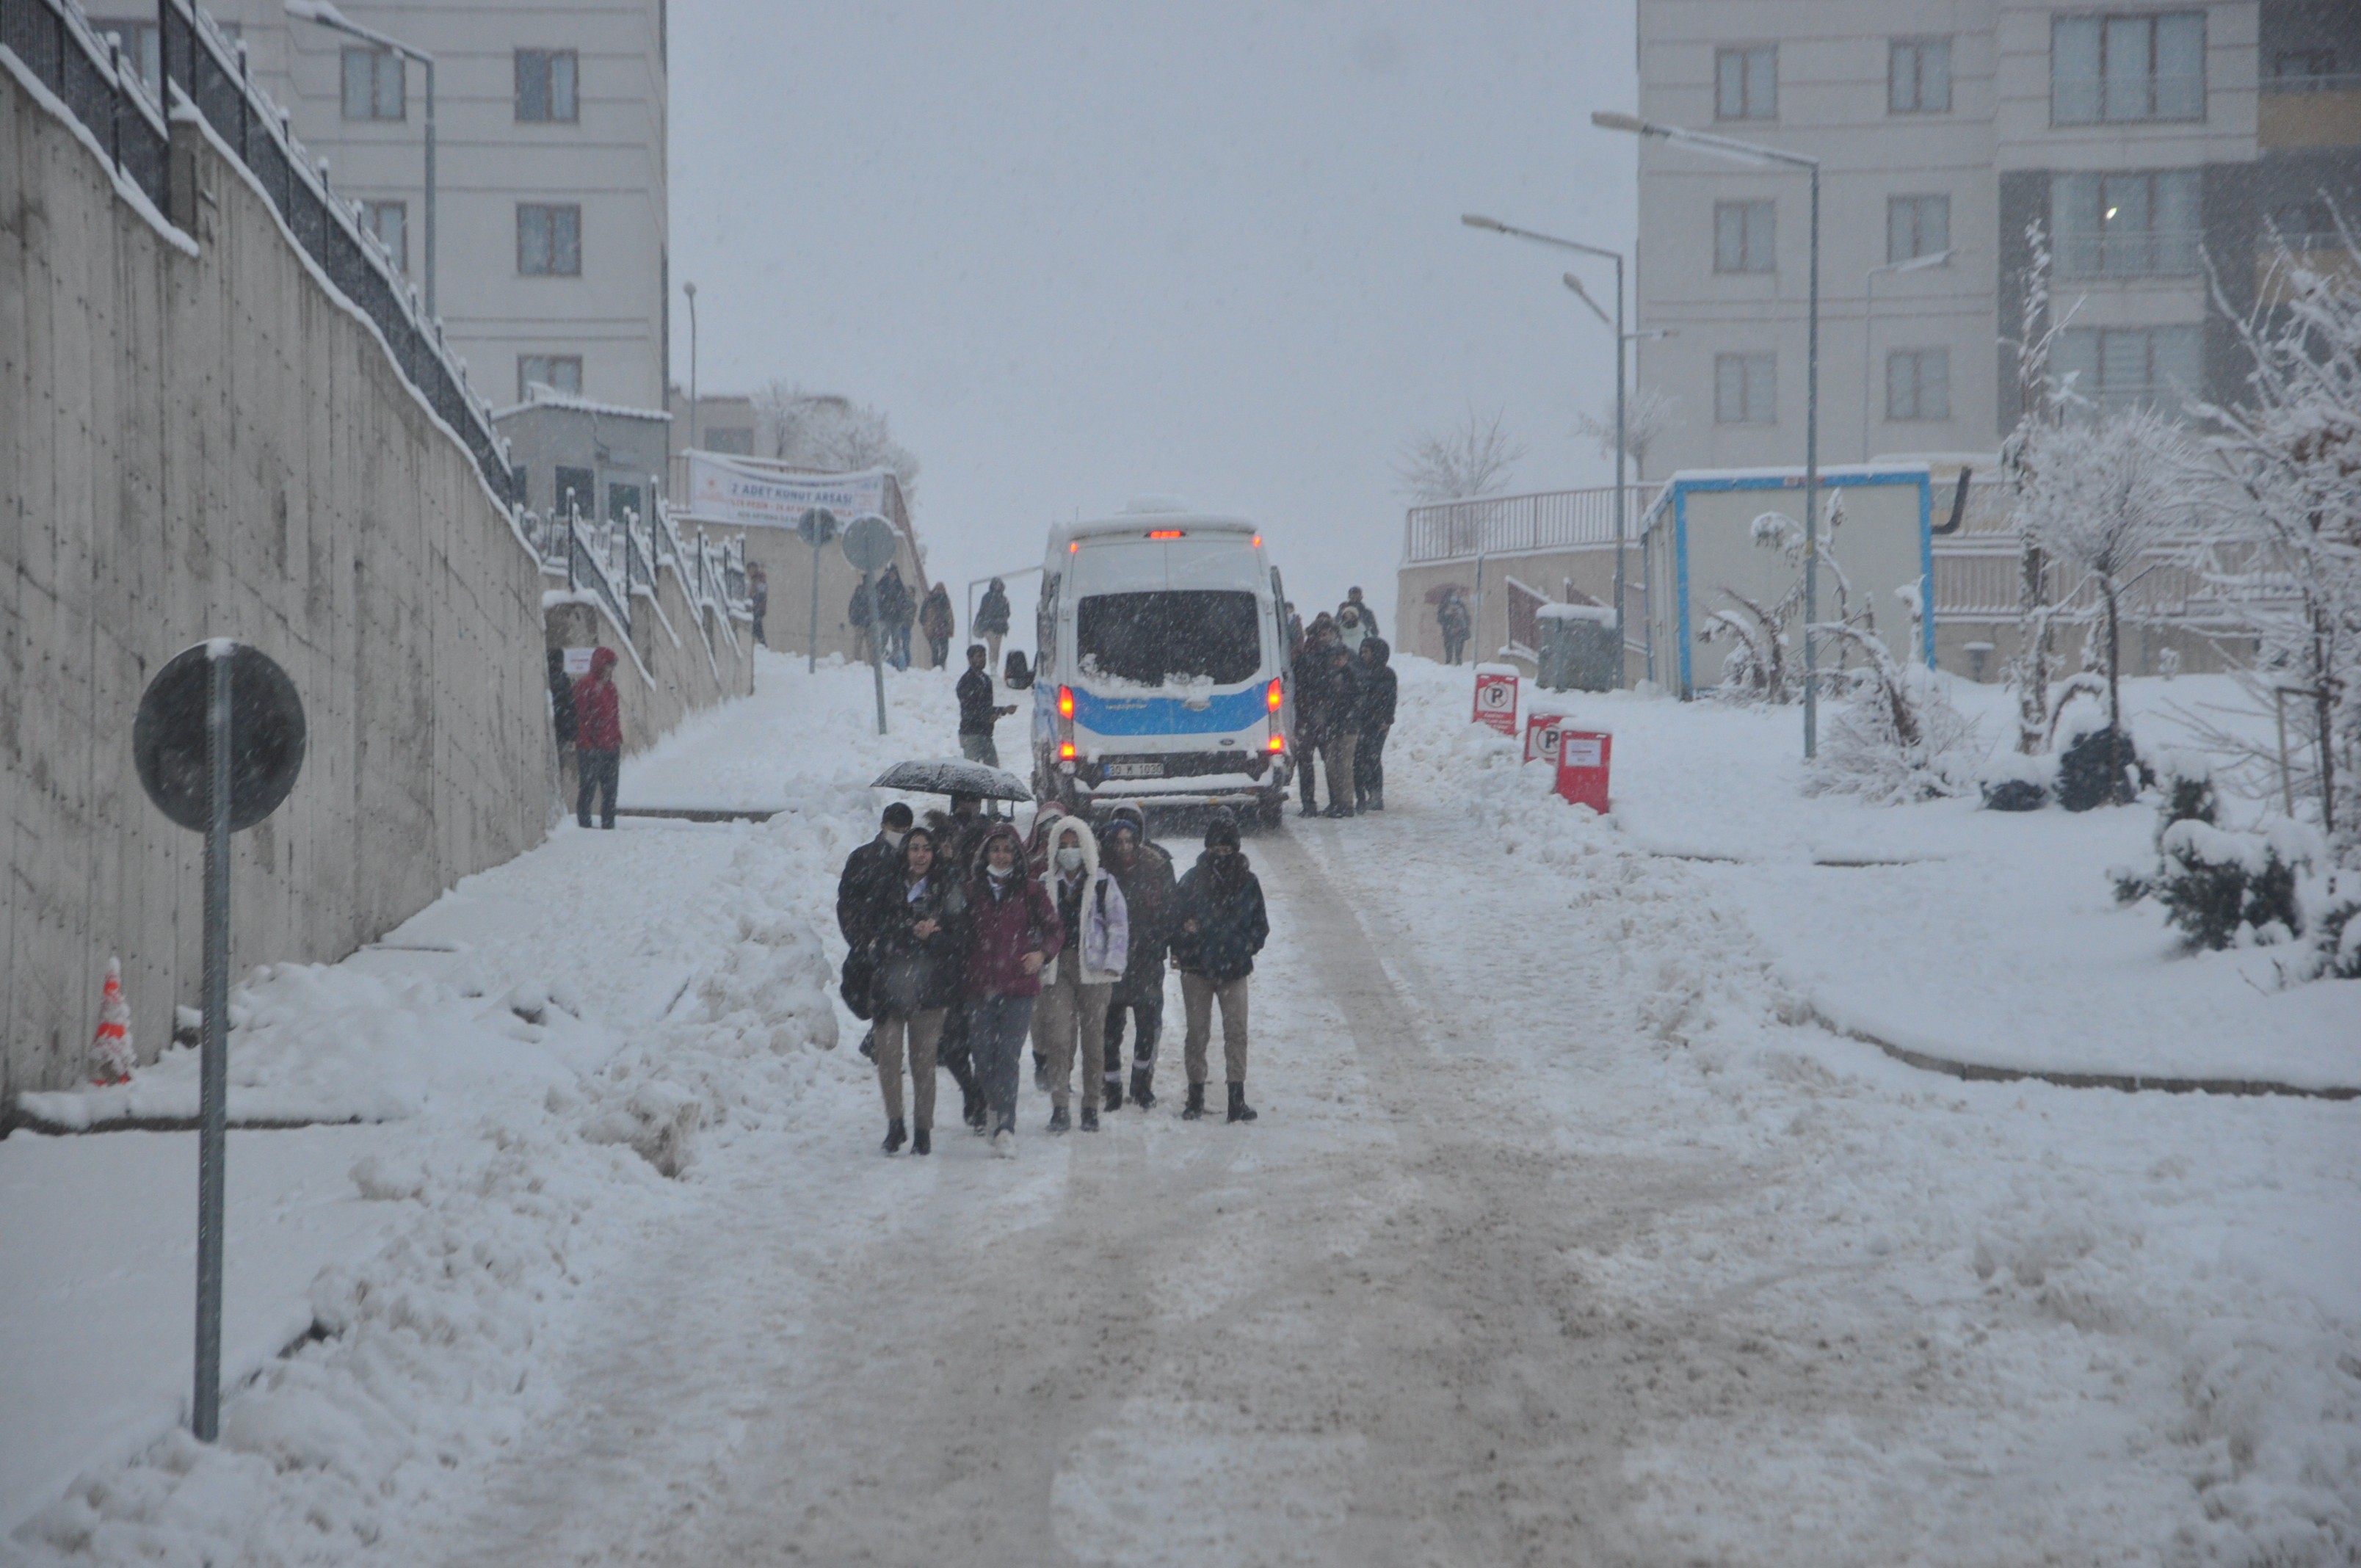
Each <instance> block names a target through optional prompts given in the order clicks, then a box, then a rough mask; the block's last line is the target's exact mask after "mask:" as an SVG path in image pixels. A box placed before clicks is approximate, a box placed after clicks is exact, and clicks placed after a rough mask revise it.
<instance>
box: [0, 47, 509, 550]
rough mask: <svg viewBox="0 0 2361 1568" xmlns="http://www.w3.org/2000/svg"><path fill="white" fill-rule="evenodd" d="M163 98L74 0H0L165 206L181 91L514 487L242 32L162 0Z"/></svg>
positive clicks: (483, 405)
mask: <svg viewBox="0 0 2361 1568" xmlns="http://www.w3.org/2000/svg"><path fill="white" fill-rule="evenodd" d="M159 14H160V16H162V19H163V27H162V33H161V53H162V67H163V69H162V82H163V98H164V101H165V102H164V104H157V103H156V102H154V101H153V100H151V99H150V98H149V97H148V91H147V88H146V85H145V84H144V83H143V82H141V81H140V80H139V72H138V70H137V66H136V64H135V62H133V61H130V60H121V59H120V58H119V51H118V50H116V49H114V48H113V47H112V46H110V45H109V44H108V43H107V42H106V41H104V39H102V38H99V36H98V35H97V34H96V33H95V32H94V31H93V29H92V27H91V25H90V23H89V22H88V20H87V19H86V18H85V17H84V16H83V15H82V9H81V7H80V6H78V5H75V4H73V0H0V46H5V48H7V49H9V51H10V52H12V53H13V54H15V55H16V58H17V59H18V60H20V61H22V62H23V64H24V65H25V67H26V69H27V70H28V71H31V72H32V73H33V75H34V76H35V77H36V78H37V79H38V80H39V81H40V82H43V83H44V84H45V85H47V86H48V87H49V90H50V91H51V92H52V93H56V94H57V96H58V99H59V101H60V102H61V103H62V104H65V106H66V109H67V111H68V112H69V113H70V114H71V115H74V117H75V118H76V119H78V120H80V121H81V122H82V126H83V128H84V129H86V130H88V131H89V132H90V133H91V134H92V135H93V137H97V138H98V139H99V142H100V144H101V145H102V146H104V147H106V148H109V150H110V153H111V155H112V156H113V157H114V159H115V167H116V170H117V171H118V172H119V173H120V174H121V175H122V177H123V178H124V179H126V180H127V181H130V182H131V183H132V184H133V185H134V186H136V187H137V189H138V190H139V192H141V193H142V194H143V195H145V196H146V197H147V198H148V200H149V201H150V202H152V203H154V204H155V205H156V207H157V209H158V210H159V212H167V213H169V212H170V210H171V159H170V148H171V138H170V135H169V133H168V132H167V130H166V126H165V110H166V106H167V105H169V104H170V102H171V97H172V92H173V90H174V89H175V88H177V89H179V91H180V92H181V94H182V95H183V96H184V97H186V99H187V100H188V102H189V103H190V104H192V105H193V106H194V107H195V108H196V110H197V112H198V114H200V115H203V118H204V120H205V123H206V124H207V125H209V126H211V127H212V128H213V131H214V135H215V136H216V137H219V138H220V139H221V142H222V144H223V145H224V146H225V147H226V148H228V149H229V150H230V153H231V154H232V156H234V157H235V158H236V159H238V160H240V161H241V162H243V163H244V164H245V165H246V167H247V170H249V171H250V172H251V173H252V174H253V175H254V177H255V181H256V182H257V183H258V185H260V186H261V188H262V191H263V193H264V195H265V197H266V198H267V199H268V200H269V202H270V203H271V204H272V205H273V206H274V207H275V208H276V209H277V210H278V213H279V215H280V219H281V220H282V221H283V222H284V223H285V224H286V225H287V228H288V232H289V233H291V234H292V235H293V236H295V242H296V244H297V245H298V246H300V247H302V250H303V251H304V253H305V254H306V255H308V256H310V257H311V258H312V259H313V262H314V263H316V264H317V265H318V267H319V269H320V270H321V272H322V273H323V274H324V275H325V276H326V278H327V280H328V281H329V283H330V284H331V285H332V286H333V287H335V289H336V290H337V291H339V292H341V293H342V294H343V295H344V296H345V297H346V299H347V300H350V301H351V302H353V304H354V305H355V306H356V307H357V308H358V309H359V310H360V312H361V313H363V314H364V315H366V316H367V317H368V319H369V321H370V322H371V323H374V324H375V325H376V327H377V330H378V332H379V334H380V335H381V336H382V337H383V338H384V339H385V345H386V348H387V350H388V351H389V352H390V354H391V355H392V356H393V361H394V364H395V365H396V367H399V368H400V370H401V374H402V376H403V378H405V379H407V380H408V381H409V382H410V384H411V385H412V386H413V387H415V388H417V389H418V390H419V393H420V394H421V395H422V396H423V397H424V398H425V400H426V403H427V406H428V407H429V408H431V409H433V410H434V413H435V414H436V416H437V417H438V418H440V419H441V420H442V421H443V422H444V423H445V424H446V425H448V426H449V427H450V428H451V431H452V433H454V434H455V435H456V436H457V437H458V438H459V441H460V443H461V444H463V445H464V446H466V447H467V452H468V455H470V456H472V457H473V458H474V459H475V462H476V466H477V468H478V471H479V472H481V473H482V475H483V477H484V483H485V484H486V485H487V486H489V488H490V489H491V492H492V494H493V495H494V496H495V497H496V498H498V499H499V500H500V504H501V505H503V506H507V507H514V506H516V505H517V504H518V503H519V502H521V501H522V499H523V487H522V484H521V483H520V482H519V480H518V477H517V476H516V474H515V472H514V471H513V470H512V469H511V467H510V466H509V460H508V444H507V443H506V442H505V441H504V440H502V439H501V437H500V434H499V433H498V432H496V431H495V430H494V429H493V427H492V418H491V408H490V405H489V403H487V402H486V401H485V400H483V399H482V398H480V397H478V396H477V394H476V392H475V390H474V389H472V388H470V387H469V386H468V385H467V372H466V370H465V368H464V367H461V366H460V364H459V363H458V361H457V359H456V356H453V355H452V354H451V352H450V351H449V349H448V348H447V346H446V345H445V344H444V342H443V335H442V331H441V328H440V326H439V324H438V323H434V322H433V321H431V320H429V319H428V317H427V315H426V313H425V310H424V308H423V306H422V305H421V303H420V302H419V300H418V297H417V295H416V293H415V291H412V289H411V287H410V286H409V284H408V283H407V282H405V281H404V280H402V279H401V275H400V273H399V270H398V269H396V267H395V266H394V263H393V260H392V258H390V256H388V255H387V254H386V252H385V248H384V247H383V246H382V245H381V244H380V243H379V240H378V238H377V236H376V235H375V234H373V233H371V232H370V231H369V230H368V228H367V226H366V225H363V224H362V222H361V220H360V215H359V205H358V203H354V202H348V201H346V199H345V198H344V197H342V196H340V195H338V194H336V193H335V192H333V191H332V190H331V189H330V188H329V186H328V182H327V180H326V177H325V176H324V174H323V173H322V172H321V170H319V169H318V168H317V167H315V166H314V165H313V162H312V160H311V159H309V158H307V157H306V156H305V154H304V150H303V145H302V142H300V141H298V140H297V139H296V138H295V137H294V135H293V133H292V132H291V130H290V129H289V128H288V123H287V114H286V111H285V110H283V109H281V108H280V106H279V105H278V104H274V103H272V102H271V101H270V99H269V96H268V95H266V94H265V93H263V92H262V91H261V90H260V89H259V88H258V87H256V86H255V85H254V82H253V80H252V77H251V75H250V73H249V72H248V71H247V59H246V49H245V45H244V44H243V42H242V41H238V40H234V39H231V38H225V36H224V35H223V34H222V32H221V29H220V28H219V27H215V26H214V21H213V18H212V17H211V16H207V15H206V14H205V13H203V11H201V10H199V9H198V8H197V7H196V6H195V5H192V3H191V0H159Z"/></svg>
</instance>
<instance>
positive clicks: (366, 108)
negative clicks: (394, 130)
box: [345, 49, 405, 120]
mask: <svg viewBox="0 0 2361 1568" xmlns="http://www.w3.org/2000/svg"><path fill="white" fill-rule="evenodd" d="M402 92H403V71H402V60H401V56H400V55H398V54H396V53H394V52H393V51H392V50H391V49H346V50H345V118H346V119H348V120H399V119H401V118H403V117H405V111H404V106H403V96H402Z"/></svg>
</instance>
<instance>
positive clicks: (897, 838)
mask: <svg viewBox="0 0 2361 1568" xmlns="http://www.w3.org/2000/svg"><path fill="white" fill-rule="evenodd" d="M909 836H910V830H909V829H908V828H900V829H898V830H897V829H895V828H886V829H885V842H887V843H888V844H891V845H892V846H893V847H894V848H895V849H897V850H898V849H900V848H901V847H902V840H903V839H906V838H908V837H909Z"/></svg>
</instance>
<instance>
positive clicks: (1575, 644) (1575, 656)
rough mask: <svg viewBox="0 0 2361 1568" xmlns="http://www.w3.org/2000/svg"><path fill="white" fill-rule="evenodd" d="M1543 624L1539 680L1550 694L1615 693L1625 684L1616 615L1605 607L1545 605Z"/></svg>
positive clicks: (1537, 613) (1540, 615)
mask: <svg viewBox="0 0 2361 1568" xmlns="http://www.w3.org/2000/svg"><path fill="white" fill-rule="evenodd" d="M1533 613H1534V615H1535V617H1536V618H1537V619H1538V620H1539V621H1540V623H1541V634H1542V645H1541V648H1540V650H1539V652H1540V658H1539V660H1538V663H1540V665H1541V674H1540V680H1541V684H1542V685H1543V687H1544V688H1545V689H1547V690H1549V691H1560V692H1562V691H1586V692H1605V691H1614V690H1616V689H1617V688H1619V687H1620V686H1621V685H1622V684H1623V667H1622V666H1623V659H1622V652H1623V651H1622V650H1621V649H1620V648H1618V647H1617V646H1616V645H1615V612H1614V611H1613V610H1611V609H1608V608H1607V607H1606V606H1605V605H1603V604H1545V605H1543V606H1542V607H1541V608H1540V609H1537V610H1535V611H1534V612H1533Z"/></svg>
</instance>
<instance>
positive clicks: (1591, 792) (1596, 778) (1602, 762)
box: [1556, 729, 1615, 817]
mask: <svg viewBox="0 0 2361 1568" xmlns="http://www.w3.org/2000/svg"><path fill="white" fill-rule="evenodd" d="M1556 734H1557V792H1558V794H1560V795H1564V796H1565V798H1566V799H1567V800H1569V801H1571V802H1572V803H1573V804H1575V805H1576V806H1588V807H1590V809H1591V810H1593V811H1596V812H1598V814H1599V815H1600V816H1601V817H1604V816H1606V815H1607V806H1608V799H1609V797H1608V791H1607V774H1608V767H1609V763H1610V762H1611V761H1612V760H1613V757H1614V751H1615V737H1614V736H1613V735H1611V734H1609V733H1608V732H1607V731H1606V730H1604V729H1560V730H1558V731H1556Z"/></svg>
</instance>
